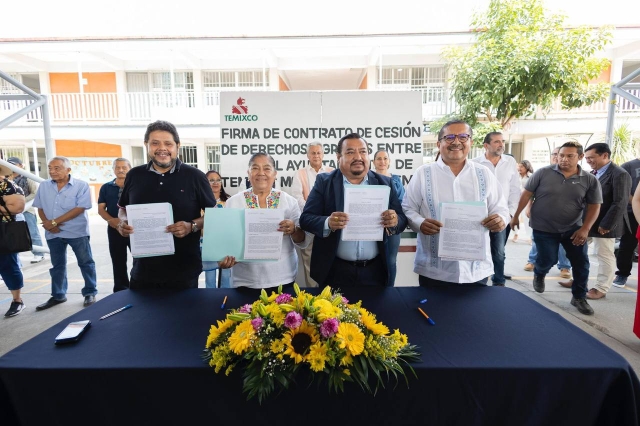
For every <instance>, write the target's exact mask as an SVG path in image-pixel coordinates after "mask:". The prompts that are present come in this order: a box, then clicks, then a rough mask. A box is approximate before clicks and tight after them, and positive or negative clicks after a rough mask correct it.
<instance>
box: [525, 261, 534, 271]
mask: <svg viewBox="0 0 640 426" xmlns="http://www.w3.org/2000/svg"><path fill="white" fill-rule="evenodd" d="M524 270H525V271H529V272H531V271H533V263H527V264H526V265H524Z"/></svg>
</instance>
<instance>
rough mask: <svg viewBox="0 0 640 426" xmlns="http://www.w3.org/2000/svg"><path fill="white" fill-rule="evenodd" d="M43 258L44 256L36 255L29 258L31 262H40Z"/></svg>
mask: <svg viewBox="0 0 640 426" xmlns="http://www.w3.org/2000/svg"><path fill="white" fill-rule="evenodd" d="M43 260H44V256H42V255H37V256H33V259H31V263H40V262H42V261H43Z"/></svg>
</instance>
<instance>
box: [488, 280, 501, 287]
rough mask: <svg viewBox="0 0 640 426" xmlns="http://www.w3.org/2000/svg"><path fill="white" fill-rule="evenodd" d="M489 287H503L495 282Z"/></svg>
mask: <svg viewBox="0 0 640 426" xmlns="http://www.w3.org/2000/svg"><path fill="white" fill-rule="evenodd" d="M491 285H492V286H494V287H504V283H496V282H493V281H492V282H491Z"/></svg>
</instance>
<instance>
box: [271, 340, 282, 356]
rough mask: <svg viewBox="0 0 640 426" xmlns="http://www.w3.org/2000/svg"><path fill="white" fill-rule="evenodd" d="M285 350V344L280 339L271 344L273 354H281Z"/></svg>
mask: <svg viewBox="0 0 640 426" xmlns="http://www.w3.org/2000/svg"><path fill="white" fill-rule="evenodd" d="M283 350H284V342H283V341H282V340H280V339H278V340H274V341H273V342H271V352H273V353H274V354H279V353H280V352H282V351H283Z"/></svg>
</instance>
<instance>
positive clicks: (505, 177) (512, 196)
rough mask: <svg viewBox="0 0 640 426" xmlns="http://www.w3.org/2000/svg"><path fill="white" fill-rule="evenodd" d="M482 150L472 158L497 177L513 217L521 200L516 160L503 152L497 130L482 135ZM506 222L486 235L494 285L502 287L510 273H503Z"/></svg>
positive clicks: (501, 137)
mask: <svg viewBox="0 0 640 426" xmlns="http://www.w3.org/2000/svg"><path fill="white" fill-rule="evenodd" d="M483 145H484V149H485V153H484V154H483V155H480V156H479V157H476V158H474V159H473V161H475V162H477V163H479V164H482V165H483V166H485V167H487V168H488V169H489V170H491V172H492V173H493V174H494V175H495V177H496V179H498V184H499V185H500V192H501V194H502V197H504V199H505V200H506V201H507V206H508V207H509V213H510V214H511V215H512V216H513V214H514V213H515V212H516V208H517V207H518V201H520V176H519V175H518V171H517V164H516V160H514V158H513V157H511V156H509V155H504V145H505V140H504V137H503V135H502V133H500V132H490V133H488V134H487V136H485V138H484V143H483ZM509 231H510V228H509V225H507V227H506V228H505V229H504V230H502V231H500V232H492V233H490V234H489V236H490V239H491V259H492V260H493V269H494V273H493V277H491V281H492V283H493V285H496V286H500V287H504V284H505V280H507V279H509V280H510V279H511V276H507V275H505V274H504V260H505V257H506V256H505V250H504V249H505V246H506V244H507V240H508V239H509Z"/></svg>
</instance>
